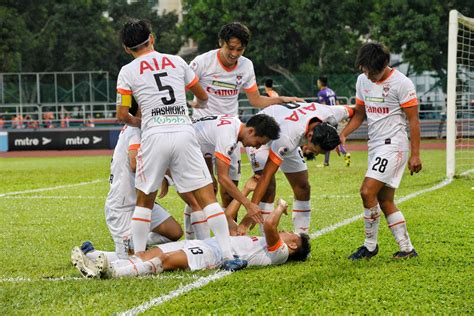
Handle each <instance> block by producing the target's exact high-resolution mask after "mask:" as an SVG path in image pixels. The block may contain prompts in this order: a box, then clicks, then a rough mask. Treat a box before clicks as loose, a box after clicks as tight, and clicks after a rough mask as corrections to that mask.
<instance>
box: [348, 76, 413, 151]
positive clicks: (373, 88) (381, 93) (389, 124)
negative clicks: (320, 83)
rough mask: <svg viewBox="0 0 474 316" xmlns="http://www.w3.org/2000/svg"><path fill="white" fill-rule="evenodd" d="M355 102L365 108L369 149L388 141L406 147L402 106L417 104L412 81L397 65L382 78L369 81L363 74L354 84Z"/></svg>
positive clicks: (400, 147)
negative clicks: (379, 80) (376, 80)
mask: <svg viewBox="0 0 474 316" xmlns="http://www.w3.org/2000/svg"><path fill="white" fill-rule="evenodd" d="M356 104H358V105H362V106H364V108H365V113H366V115H367V123H368V127H369V142H368V144H369V150H372V149H374V148H376V147H378V146H382V145H385V144H390V145H393V146H395V147H396V148H395V149H396V150H402V151H408V150H409V141H408V134H407V119H406V115H405V113H404V112H403V110H402V108H406V107H412V106H418V99H417V97H416V91H415V87H414V85H413V82H411V80H410V79H409V78H407V77H406V76H405V75H404V74H402V73H401V72H400V71H398V70H397V69H395V68H394V69H392V71H391V73H390V75H389V77H388V78H387V79H385V80H384V81H382V82H372V81H370V80H369V79H368V78H367V76H366V75H365V74H361V75H359V77H358V78H357V84H356Z"/></svg>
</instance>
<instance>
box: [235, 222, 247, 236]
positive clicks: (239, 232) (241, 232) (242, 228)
mask: <svg viewBox="0 0 474 316" xmlns="http://www.w3.org/2000/svg"><path fill="white" fill-rule="evenodd" d="M248 231H249V227H248V226H245V225H242V224H240V225H239V227H238V228H237V236H245V235H247V233H248Z"/></svg>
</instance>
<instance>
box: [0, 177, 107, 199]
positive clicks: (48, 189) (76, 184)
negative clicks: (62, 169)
mask: <svg viewBox="0 0 474 316" xmlns="http://www.w3.org/2000/svg"><path fill="white" fill-rule="evenodd" d="M102 181H106V180H105V179H96V180H92V181H87V182H79V183H74V184H66V185H58V186H55V187H49V188H40V189H33V190H25V191H16V192H7V193H1V194H0V197H4V196H8V195H18V194H25V193H33V192H44V191H51V190H57V189H65V188H73V187H78V186H82V185H88V184H93V183H99V182H102Z"/></svg>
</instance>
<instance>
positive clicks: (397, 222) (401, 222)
mask: <svg viewBox="0 0 474 316" xmlns="http://www.w3.org/2000/svg"><path fill="white" fill-rule="evenodd" d="M387 223H388V227H389V228H390V230H391V231H392V234H393V237H395V241H396V242H397V243H398V246H399V247H400V251H405V252H409V251H412V250H413V245H412V244H411V241H410V236H408V230H407V224H406V222H405V217H404V216H403V214H402V212H400V211H398V212H395V213H392V214H390V215H388V216H387Z"/></svg>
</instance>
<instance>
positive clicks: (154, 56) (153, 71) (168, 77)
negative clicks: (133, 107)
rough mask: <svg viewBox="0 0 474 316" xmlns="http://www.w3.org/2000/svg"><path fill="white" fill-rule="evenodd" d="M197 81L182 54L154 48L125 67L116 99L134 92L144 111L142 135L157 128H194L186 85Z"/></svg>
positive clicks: (171, 129)
mask: <svg viewBox="0 0 474 316" xmlns="http://www.w3.org/2000/svg"><path fill="white" fill-rule="evenodd" d="M197 82H198V77H197V76H196V75H195V74H194V71H193V70H192V69H191V68H190V67H189V66H188V64H186V62H185V61H184V60H183V59H182V58H181V57H179V56H174V55H168V54H161V53H159V52H156V51H152V52H149V53H146V54H144V55H141V56H139V57H138V58H135V59H134V60H133V61H132V62H130V63H129V64H127V65H125V66H123V67H122V69H121V70H120V73H119V76H118V79H117V103H121V99H120V98H121V96H122V95H130V94H132V95H133V96H134V98H135V100H136V101H137V103H138V105H139V106H140V109H141V112H142V126H141V129H142V137H143V138H145V137H146V136H148V135H150V134H154V133H157V132H173V131H183V128H184V129H186V128H189V129H190V130H192V126H191V124H192V122H191V119H190V117H189V113H188V108H187V104H186V89H189V88H191V87H192V86H194V85H195V84H196V83H197ZM118 105H120V104H118Z"/></svg>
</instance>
